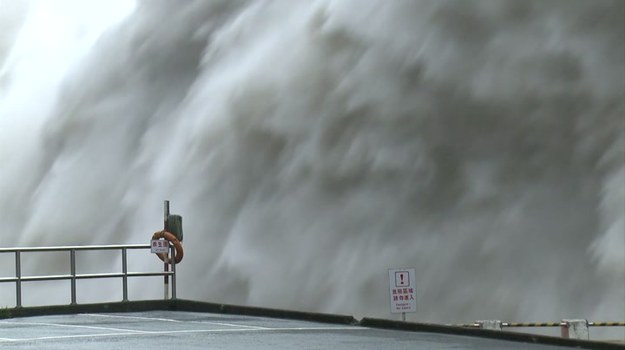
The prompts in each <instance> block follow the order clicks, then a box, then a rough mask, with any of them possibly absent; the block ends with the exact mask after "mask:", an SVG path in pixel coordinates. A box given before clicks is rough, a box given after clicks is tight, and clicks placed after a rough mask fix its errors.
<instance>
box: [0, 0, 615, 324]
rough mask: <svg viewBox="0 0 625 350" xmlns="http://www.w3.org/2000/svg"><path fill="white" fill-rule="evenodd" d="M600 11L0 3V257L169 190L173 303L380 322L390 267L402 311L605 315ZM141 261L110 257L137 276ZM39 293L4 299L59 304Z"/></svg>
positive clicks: (385, 313)
mask: <svg viewBox="0 0 625 350" xmlns="http://www.w3.org/2000/svg"><path fill="white" fill-rule="evenodd" d="M85 3H88V4H85ZM624 18H625V2H623V1H619V0H615V1H607V0H606V1H604V0H595V1H586V0H540V1H539V0H536V1H512V0H509V1H496V0H480V1H470V2H469V1H460V0H456V1H439V0H425V1H416V0H415V1H382V0H378V1H373V0H371V1H363V0H336V1H332V0H318V1H232V0H223V1H200V0H197V1H184V2H183V1H166V0H151V1H138V2H137V3H134V2H132V1H102V2H92V1H90V2H83V1H69V0H65V1H62V0H58V1H54V0H48V1H45V0H42V1H34V0H33V1H10V0H0V67H1V68H0V222H2V240H3V242H2V246H3V247H11V246H47V245H78V244H81V245H82V244H121V243H147V242H148V241H149V239H150V237H151V235H152V233H153V232H154V231H157V230H160V229H161V228H162V205H163V200H164V199H169V200H171V206H172V208H171V209H172V212H173V213H176V214H180V215H182V216H183V218H184V231H185V240H184V242H183V243H184V246H185V248H186V249H185V258H184V260H183V261H182V263H181V264H180V265H179V266H178V267H177V268H178V273H179V275H178V276H179V278H178V297H181V298H186V299H199V300H206V301H211V302H220V303H235V304H247V305H256V306H265V307H279V308H288V309H298V310H312V311H319V312H331V313H345V314H353V315H356V316H358V317H362V316H378V317H391V315H390V314H389V302H388V281H387V278H388V277H387V276H388V274H387V269H388V268H393V267H414V268H416V277H417V281H416V283H417V295H418V312H417V313H416V314H410V315H408V320H418V321H428V322H471V321H473V320H476V319H501V320H505V321H510V322H530V321H531V322H538V321H557V320H560V319H562V318H587V319H589V320H592V321H611V320H616V321H622V320H623V319H624V318H625V117H624V115H625V102H624V101H625V98H624V95H625V64H624V62H625V34H624V33H625V19H624ZM144 255H145V256H138V257H135V258H133V259H134V260H133V261H134V262H133V264H134V265H133V266H132V269H134V270H140V269H146V268H148V269H149V268H155V269H159V268H160V267H161V265H160V264H159V263H158V260H157V259H156V258H155V257H154V256H147V254H144ZM29 256H30V255H29ZM2 259H5V260H6V263H5V264H3V266H4V267H3V268H4V269H6V270H7V271H8V272H7V273H9V274H10V273H12V272H11V271H13V270H12V269H13V265H11V264H12V256H10V255H9V256H7V257H2ZM118 259H119V258H118V257H117V256H102V257H99V256H97V255H96V256H95V257H93V256H88V255H85V256H84V258H83V257H79V262H80V261H82V262H83V264H85V265H84V269H86V270H98V271H99V269H103V270H107V269H112V270H115V269H119V267H118V266H119V260H118ZM5 260H2V261H5ZM67 266H68V258H67V257H66V256H64V255H53V254H51V255H50V256H47V257H45V256H44V257H38V256H36V255H32V256H31V258H30V259H29V262H28V263H26V265H25V267H24V268H25V269H27V270H28V269H32V270H33V271H35V270H36V271H38V272H37V273H36V274H41V271H57V270H58V271H67V269H68V267H67ZM79 272H81V271H79ZM135 280H136V279H135ZM160 282H161V281H160V280H158V281H152V282H147V281H144V280H140V281H133V280H131V281H130V288H131V295H132V296H133V297H134V298H146V297H154V298H158V297H160V296H162V286H160V284H159V283H160ZM85 283H86V282H85ZM89 283H91V282H89ZM120 283H121V282H119V281H117V282H114V283H112V284H110V285H107V286H94V287H92V288H90V287H89V286H88V285H85V286H84V287H81V288H83V289H82V290H84V291H86V294H87V295H88V297H87V298H93V299H97V300H101V299H102V298H112V299H113V300H119V299H120V297H118V296H117V295H119V293H120V291H119V290H120V286H119V284H120ZM29 286H30V285H29ZM2 287H3V288H5V289H0V297H1V298H2V299H1V301H2V303H3V305H9V306H12V305H14V294H11V293H14V292H12V291H13V289H14V286H13V285H12V284H6V286H2ZM24 288H25V289H26V288H28V286H25V287H24ZM55 288H56V287H52V286H50V287H46V288H43V287H40V288H36V286H35V285H32V287H30V289H29V291H26V292H25V293H30V294H28V297H25V303H26V304H28V303H31V304H37V303H43V304H46V303H50V301H51V300H52V299H51V298H53V297H54V295H56V294H63V297H61V298H60V299H59V300H60V303H66V302H67V301H66V299H67V298H68V287H67V286H61V287H58V288H56V289H55ZM3 293H4V294H3ZM79 301H80V298H79ZM591 333H592V331H591ZM591 336H592V334H591Z"/></svg>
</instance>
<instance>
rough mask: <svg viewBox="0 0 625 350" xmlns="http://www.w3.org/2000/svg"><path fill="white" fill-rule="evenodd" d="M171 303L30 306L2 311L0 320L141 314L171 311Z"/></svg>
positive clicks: (162, 301) (163, 301)
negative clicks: (82, 314) (141, 312)
mask: <svg viewBox="0 0 625 350" xmlns="http://www.w3.org/2000/svg"><path fill="white" fill-rule="evenodd" d="M170 308H171V302H170V301H166V300H143V301H128V302H112V303H98V304H76V305H53V306H29V307H20V308H7V309H2V310H0V318H13V317H32V316H47V315H68V314H78V313H98V312H139V311H151V310H169V309H170Z"/></svg>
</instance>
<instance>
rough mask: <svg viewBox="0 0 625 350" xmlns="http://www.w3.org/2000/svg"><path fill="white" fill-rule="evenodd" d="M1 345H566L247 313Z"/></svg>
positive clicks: (521, 349) (116, 317)
mask: <svg viewBox="0 0 625 350" xmlns="http://www.w3.org/2000/svg"><path fill="white" fill-rule="evenodd" d="M0 347H2V348H3V349H4V348H6V349H63V350H68V349H85V350H89V349H94V350H95V349H98V350H101V349H132V350H139V349H176V350H180V349H272V350H273V349H358V350H367V349H371V350H373V349H376V350H377V349H423V350H428V349H436V350H447V349H454V350H460V349H475V350H478V349H479V350H495V349H513V350H549V349H551V350H556V349H570V348H563V347H555V346H545V345H534V344H525V343H516V342H506V341H502V340H492V339H481V338H472V337H464V336H453V335H442V334H432V333H416V332H403V331H393V330H384V329H372V328H366V327H361V326H349V325H334V324H324V323H315V322H305V321H293V320H282V319H271V318H261V317H249V316H233V315H223V314H208V313H194V312H183V311H150V312H141V313H117V314H113V313H107V314H76V315H63V316H38V317H25V318H14V319H7V320H2V321H0Z"/></svg>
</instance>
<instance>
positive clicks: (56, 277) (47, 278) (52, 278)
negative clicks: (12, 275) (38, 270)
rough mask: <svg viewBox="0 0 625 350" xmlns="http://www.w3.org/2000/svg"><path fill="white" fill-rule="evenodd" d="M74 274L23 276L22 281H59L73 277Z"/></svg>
mask: <svg viewBox="0 0 625 350" xmlns="http://www.w3.org/2000/svg"><path fill="white" fill-rule="evenodd" d="M71 278H72V275H45V276H22V278H21V281H22V282H30V281H58V280H68V279H71Z"/></svg>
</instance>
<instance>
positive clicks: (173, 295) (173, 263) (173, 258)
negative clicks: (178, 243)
mask: <svg viewBox="0 0 625 350" xmlns="http://www.w3.org/2000/svg"><path fill="white" fill-rule="evenodd" d="M170 249H171V260H170V261H171V272H172V275H171V299H172V300H174V299H176V249H175V248H174V246H173V245H172V246H171V248H170Z"/></svg>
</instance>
